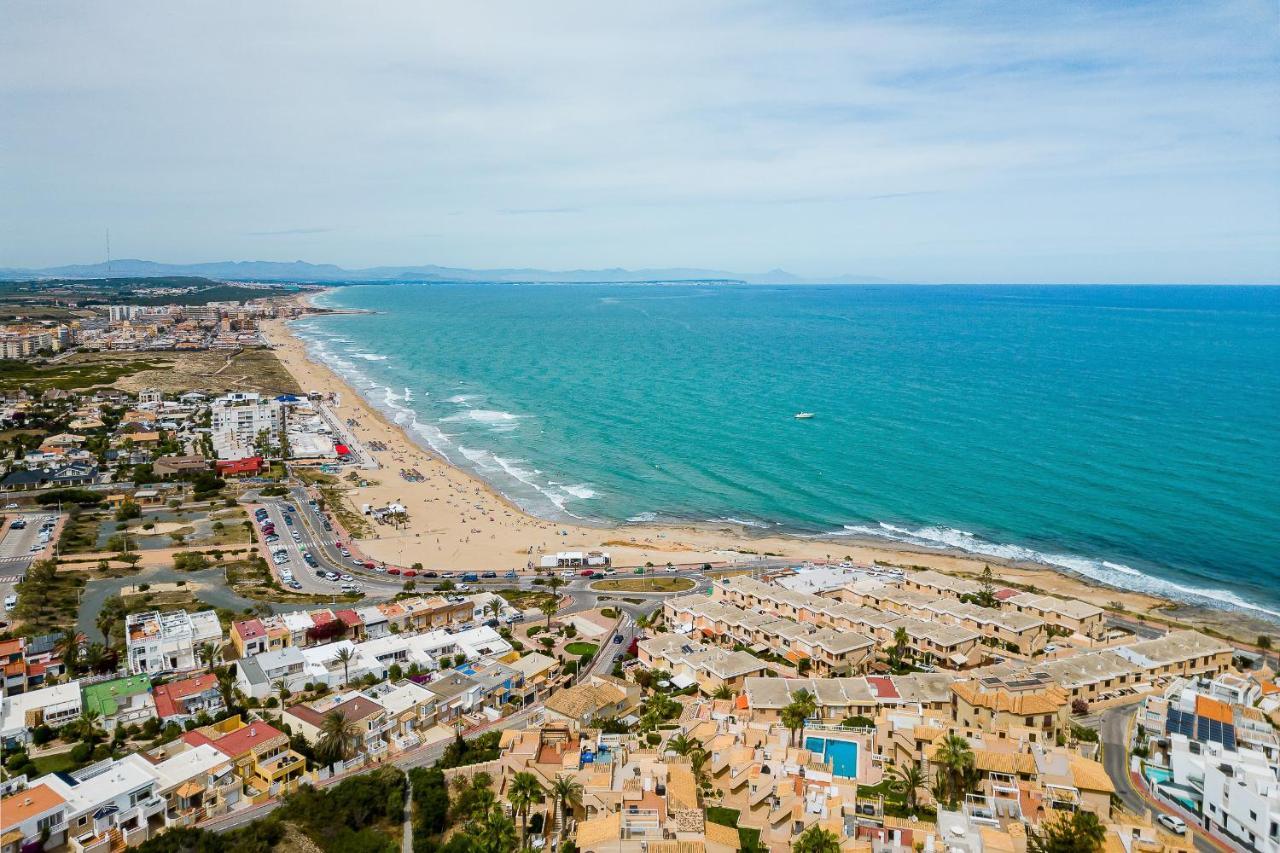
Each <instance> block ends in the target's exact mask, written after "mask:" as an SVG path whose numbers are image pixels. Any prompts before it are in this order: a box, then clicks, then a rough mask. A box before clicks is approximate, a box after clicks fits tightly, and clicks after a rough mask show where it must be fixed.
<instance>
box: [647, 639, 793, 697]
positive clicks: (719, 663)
mask: <svg viewBox="0 0 1280 853" xmlns="http://www.w3.org/2000/svg"><path fill="white" fill-rule="evenodd" d="M636 657H637V658H639V660H640V663H642V664H644V665H645V666H646V667H648V668H649V669H660V670H665V671H666V672H669V673H671V683H672V684H673V685H675V686H676V687H678V688H680V689H684V688H686V687H689V686H691V685H694V684H696V685H698V689H699V690H701V691H702V692H703V693H705V694H706V695H708V696H710V695H712V694H714V693H716V692H717V691H718V690H720V689H721V688H725V689H728V690H730V691H732V692H734V693H737V692H739V691H740V690H742V686H743V682H744V681H745V680H746V679H747V678H749V677H752V676H763V675H765V674H766V673H767V671H768V669H769V665H768V663H766V662H765V661H763V660H761V659H760V658H758V657H756V656H755V655H752V654H749V653H747V652H731V651H727V650H726V649H722V648H719V647H717V646H708V645H707V644H705V643H702V642H699V641H698V640H695V639H693V638H691V637H689V636H687V635H685V634H659V635H657V636H655V637H649V638H647V639H644V640H641V641H640V642H639V643H637V645H636Z"/></svg>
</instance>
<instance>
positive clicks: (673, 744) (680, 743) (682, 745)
mask: <svg viewBox="0 0 1280 853" xmlns="http://www.w3.org/2000/svg"><path fill="white" fill-rule="evenodd" d="M701 746H702V743H701V742H700V741H699V740H698V739H697V738H691V737H689V736H688V735H686V734H685V733H684V732H681V733H680V734H678V735H676V736H675V737H673V738H672V739H671V740H669V741H667V749H669V750H670V751H672V752H674V753H675V754H676V755H688V754H689V753H690V752H693V750H695V749H699V748H700V747H701Z"/></svg>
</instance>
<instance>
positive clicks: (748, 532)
mask: <svg viewBox="0 0 1280 853" xmlns="http://www.w3.org/2000/svg"><path fill="white" fill-rule="evenodd" d="M314 295H315V293H314V292H313V293H312V294H309V295H307V296H302V295H299V296H298V297H297V299H298V300H299V301H300V302H302V304H305V305H309V300H310V298H311V297H314ZM263 332H264V335H265V336H266V338H267V339H268V341H269V343H270V344H271V345H272V346H273V348H274V350H275V354H276V355H277V357H278V358H279V360H280V362H281V364H282V365H283V367H284V368H285V370H286V371H288V373H289V374H291V375H292V376H293V377H294V379H295V380H296V381H297V383H298V385H299V386H300V387H301V388H302V389H303V390H304V391H307V392H312V391H318V392H320V393H322V394H326V395H327V394H329V393H333V394H334V395H335V399H336V403H335V404H333V405H332V406H331V408H332V410H333V412H334V414H335V415H337V416H338V417H339V418H340V419H341V420H342V421H344V422H345V423H346V424H347V426H348V428H349V429H350V430H351V432H352V433H353V434H354V436H355V438H356V439H357V440H358V441H359V442H360V443H361V444H362V445H363V446H364V447H365V448H366V449H368V448H370V447H371V446H372V447H373V448H383V449H374V450H368V452H369V454H370V455H371V456H372V457H373V459H375V460H376V461H377V462H378V465H379V467H378V468H377V469H372V470H364V471H361V472H360V478H359V480H360V482H349V480H350V479H351V478H344V481H343V487H344V489H345V491H344V497H345V499H346V500H347V501H348V502H349V503H350V504H351V506H352V507H353V508H357V511H358V507H360V506H361V505H362V504H372V505H374V506H385V505H387V504H391V503H399V504H402V505H403V506H405V507H406V509H407V511H408V521H407V523H405V524H402V525H399V526H398V527H397V528H392V527H390V526H381V525H378V526H374V527H373V528H372V529H371V530H370V532H369V533H368V534H366V535H365V536H364V537H362V538H359V539H358V540H357V541H358V542H359V547H360V550H361V551H363V552H364V553H365V554H367V555H368V556H370V557H372V558H374V559H377V560H382V561H385V562H387V563H390V564H396V565H402V566H408V565H411V564H413V563H421V564H422V565H423V566H424V567H427V568H444V569H454V570H499V571H502V570H508V569H523V568H525V567H526V566H527V565H528V564H529V563H530V562H532V563H533V564H534V565H537V563H538V558H539V557H540V556H541V555H543V554H551V553H555V552H557V551H588V550H600V551H607V552H608V553H609V554H610V555H611V556H612V559H613V564H614V566H615V567H617V568H619V569H623V568H627V567H640V566H646V565H652V566H656V567H661V566H664V565H665V564H667V563H668V562H670V563H673V564H677V565H690V564H703V563H710V564H712V565H713V566H715V567H717V568H720V567H726V566H727V567H733V566H735V565H737V566H741V567H749V566H750V563H751V561H752V560H753V559H754V558H758V557H766V556H767V557H779V558H786V559H794V560H808V561H816V562H826V561H842V560H845V559H849V560H851V561H853V562H855V563H861V564H872V563H879V564H883V565H888V566H896V567H902V568H906V569H910V568H929V569H934V570H937V571H942V572H947V573H950V574H955V575H959V576H970V577H974V576H977V575H978V574H980V573H981V572H982V571H983V568H984V567H985V566H987V565H990V566H991V567H992V569H993V571H995V573H996V575H997V577H998V578H999V579H1000V580H1002V581H1003V582H1005V583H1008V584H1010V585H1014V586H1019V587H1023V588H1027V587H1034V588H1036V589H1039V590H1041V591H1044V592H1047V593H1050V594H1054V595H1060V596H1064V597H1069V598H1075V599H1079V600H1083V601H1088V602H1090V603H1092V604H1096V605H1097V606H1099V607H1104V608H1107V609H1109V610H1112V611H1113V612H1115V613H1116V614H1117V615H1120V616H1125V617H1128V618H1153V619H1158V620H1164V621H1173V622H1176V623H1178V624H1183V625H1189V626H1195V627H1198V628H1201V629H1208V630H1213V631H1217V632H1220V633H1223V634H1227V635H1232V636H1235V637H1237V638H1239V639H1241V640H1245V641H1251V640H1252V639H1253V638H1254V637H1256V636H1257V635H1258V634H1259V633H1263V632H1265V631H1267V630H1272V629H1274V626H1273V625H1270V623H1267V622H1264V621H1262V620H1259V619H1255V618H1252V617H1250V616H1248V615H1245V614H1241V613H1239V612H1234V611H1227V610H1222V611H1219V610H1214V609H1210V608H1201V607H1191V606H1188V605H1186V604H1183V603H1180V602H1175V601H1171V600H1168V599H1164V598H1160V597H1157V596H1153V595H1149V594H1146V593H1140V592H1135V591H1132V590H1124V589H1117V588H1113V587H1109V586H1104V585H1102V584H1098V583H1096V582H1094V581H1091V580H1088V579H1084V578H1081V577H1078V576H1075V575H1071V574H1069V573H1066V572H1063V571H1058V570H1056V569H1054V568H1052V567H1049V566H1045V565H1040V564H1030V563H1017V562H1012V561H1008V560H1000V559H996V558H992V557H975V556H972V555H968V554H965V553H963V552H958V551H957V552H947V551H942V550H934V549H924V548H914V547H911V546H908V545H901V544H898V543H893V544H886V543H881V542H879V541H876V540H868V539H855V538H852V537H839V538H830V539H827V538H813V537H796V536H788V535H777V534H764V535H762V534H761V533H759V531H754V530H752V529H751V528H749V527H745V526H735V525H729V524H723V523H717V524H697V525H695V524H689V525H658V524H632V523H628V524H621V525H616V526H606V525H601V526H595V525H586V524H581V523H568V522H566V521H556V520H548V519H543V518H537V517H534V516H532V515H530V514H528V513H526V512H524V511H523V510H522V509H520V508H519V507H518V506H516V505H515V504H514V503H512V502H511V501H510V500H508V499H507V498H506V497H504V496H503V495H501V494H499V493H498V492H497V491H496V490H494V489H493V488H492V487H491V486H490V485H489V484H487V483H486V482H484V481H483V480H481V479H479V478H477V477H475V476H473V475H472V474H470V473H468V472H466V471H463V470H461V469H459V468H456V467H454V466H453V465H451V464H449V463H448V462H446V461H445V460H443V459H442V458H440V457H439V456H438V455H437V454H435V453H433V452H432V451H431V450H430V449H428V448H425V447H423V446H421V445H419V444H418V443H417V442H415V441H413V440H412V439H411V438H410V437H409V436H408V434H407V433H406V432H405V431H404V430H403V429H402V428H401V427H399V426H398V425H396V424H394V423H392V422H390V421H389V420H388V419H387V418H386V417H384V416H383V415H382V413H381V412H379V411H378V410H377V409H376V408H375V407H373V406H372V405H370V404H369V403H368V401H366V400H365V399H364V398H363V397H361V395H360V394H359V393H358V392H357V391H356V390H355V389H354V388H352V387H351V386H350V385H348V384H347V383H346V382H345V381H344V380H343V379H342V378H341V377H340V376H339V375H337V374H336V373H335V372H333V371H332V370H330V369H329V368H328V367H327V366H326V365H324V364H321V363H319V362H317V361H315V360H313V359H312V358H311V357H310V355H309V354H308V352H307V348H306V344H305V343H304V342H303V341H302V340H301V339H299V338H298V337H297V336H295V335H294V334H293V332H292V330H291V329H290V328H289V324H288V322H287V321H284V320H273V321H269V322H267V323H264V324H263ZM401 469H415V470H416V471H417V472H418V473H419V474H421V475H422V477H421V479H420V480H416V481H408V480H405V479H403V478H402V477H401V476H400V475H399V474H398V473H397V472H399V471H400V470H401Z"/></svg>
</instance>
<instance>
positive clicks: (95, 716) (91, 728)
mask: <svg viewBox="0 0 1280 853" xmlns="http://www.w3.org/2000/svg"><path fill="white" fill-rule="evenodd" d="M100 719H102V713H101V712H100V711H98V710H97V709H95V708H85V709H83V710H81V711H80V719H79V720H78V721H77V722H79V724H80V737H81V738H84V739H86V740H87V739H89V738H91V737H93V734H94V732H95V731H97V729H98V720H100Z"/></svg>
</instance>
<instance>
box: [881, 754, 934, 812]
mask: <svg viewBox="0 0 1280 853" xmlns="http://www.w3.org/2000/svg"><path fill="white" fill-rule="evenodd" d="M925 781H926V780H925V776H924V772H923V771H922V770H921V769H920V768H919V767H918V766H916V765H915V764H904V765H902V766H901V767H895V768H893V779H892V781H890V782H889V790H891V791H893V792H895V793H898V794H902V796H903V797H904V798H905V799H906V801H907V810H908V811H909V812H911V814H915V813H916V808H917V807H918V806H919V804H920V789H921V788H923V787H924V786H925Z"/></svg>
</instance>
